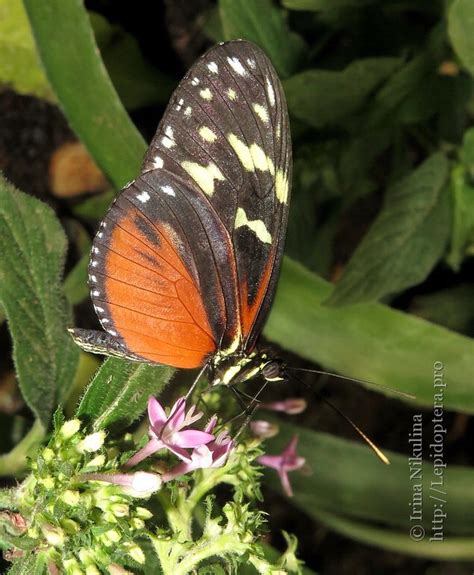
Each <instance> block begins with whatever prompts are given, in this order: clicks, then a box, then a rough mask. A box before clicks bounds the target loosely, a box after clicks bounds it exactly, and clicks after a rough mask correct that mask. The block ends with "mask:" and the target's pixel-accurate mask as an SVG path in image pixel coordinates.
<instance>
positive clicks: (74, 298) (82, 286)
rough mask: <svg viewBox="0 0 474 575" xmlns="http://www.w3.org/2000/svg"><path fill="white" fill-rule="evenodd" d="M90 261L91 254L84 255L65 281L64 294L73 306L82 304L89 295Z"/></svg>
mask: <svg viewBox="0 0 474 575" xmlns="http://www.w3.org/2000/svg"><path fill="white" fill-rule="evenodd" d="M89 259H90V256H89V254H84V255H83V256H82V258H81V259H80V260H79V261H78V262H77V264H76V265H75V266H74V267H73V268H72V270H71V271H70V272H69V274H68V276H67V278H66V279H65V280H64V294H65V296H66V298H67V300H68V302H69V303H70V304H71V305H76V304H78V303H81V301H84V300H85V299H86V298H87V297H88V295H89V288H88V287H87V273H88V268H89Z"/></svg>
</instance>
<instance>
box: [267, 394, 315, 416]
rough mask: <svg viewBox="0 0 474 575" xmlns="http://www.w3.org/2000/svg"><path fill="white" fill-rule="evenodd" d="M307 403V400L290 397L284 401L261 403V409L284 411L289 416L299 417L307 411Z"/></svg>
mask: <svg viewBox="0 0 474 575" xmlns="http://www.w3.org/2000/svg"><path fill="white" fill-rule="evenodd" d="M306 406H307V403H306V400H305V399H302V398H300V397H290V398H288V399H284V400H282V401H272V402H271V403H261V404H260V405H259V407H260V408H261V409H269V410H271V411H282V412H283V413H287V414H288V415H297V414H298V413H302V412H303V411H304V410H305V409H306Z"/></svg>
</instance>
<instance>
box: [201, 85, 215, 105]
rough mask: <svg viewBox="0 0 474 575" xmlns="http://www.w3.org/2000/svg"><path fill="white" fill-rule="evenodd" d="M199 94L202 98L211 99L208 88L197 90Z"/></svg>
mask: <svg viewBox="0 0 474 575" xmlns="http://www.w3.org/2000/svg"><path fill="white" fill-rule="evenodd" d="M199 95H200V96H201V98H204V100H207V101H208V102H210V101H211V100H212V92H211V91H210V90H209V88H206V89H204V90H201V91H200V92H199Z"/></svg>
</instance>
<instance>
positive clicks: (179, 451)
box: [166, 444, 191, 462]
mask: <svg viewBox="0 0 474 575" xmlns="http://www.w3.org/2000/svg"><path fill="white" fill-rule="evenodd" d="M166 447H167V448H168V449H169V450H170V451H171V453H174V454H175V455H177V456H178V457H179V458H180V459H181V460H182V461H185V462H190V461H191V455H190V454H189V452H188V451H186V449H183V448H182V447H178V446H177V445H173V444H169V445H166Z"/></svg>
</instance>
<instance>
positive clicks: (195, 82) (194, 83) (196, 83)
mask: <svg viewBox="0 0 474 575" xmlns="http://www.w3.org/2000/svg"><path fill="white" fill-rule="evenodd" d="M191 84H192V85H193V86H197V85H198V84H199V78H193V79H192V80H191Z"/></svg>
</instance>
